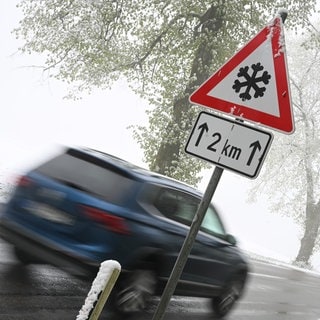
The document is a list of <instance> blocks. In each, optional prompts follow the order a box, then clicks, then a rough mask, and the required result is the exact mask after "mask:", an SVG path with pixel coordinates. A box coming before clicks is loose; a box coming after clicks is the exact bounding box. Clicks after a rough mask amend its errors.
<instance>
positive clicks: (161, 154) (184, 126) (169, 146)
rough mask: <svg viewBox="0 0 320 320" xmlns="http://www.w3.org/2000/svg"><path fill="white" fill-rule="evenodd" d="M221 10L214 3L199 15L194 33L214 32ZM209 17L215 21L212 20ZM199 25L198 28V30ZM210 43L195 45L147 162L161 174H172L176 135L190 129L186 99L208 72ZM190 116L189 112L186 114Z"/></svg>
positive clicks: (175, 161) (219, 25)
mask: <svg viewBox="0 0 320 320" xmlns="http://www.w3.org/2000/svg"><path fill="white" fill-rule="evenodd" d="M223 18H224V17H223V12H222V11H221V8H219V7H218V6H214V5H212V6H211V7H210V9H208V10H207V11H206V12H205V14H203V15H202V17H201V19H200V24H199V25H198V26H197V32H198V36H199V34H201V33H205V34H207V35H210V36H214V35H215V34H216V33H217V31H218V30H219V29H220V28H222V25H223ZM212 21H215V22H214V23H213V22H212ZM199 29H200V31H199ZM213 49H214V48H213V45H212V44H211V42H210V41H208V37H204V40H203V41H202V42H201V44H200V45H199V47H198V49H197V51H196V54H195V57H194V60H193V63H192V67H191V73H190V79H191V78H195V79H196V80H194V81H190V82H189V83H188V84H187V86H186V89H185V91H184V93H183V95H182V97H180V98H176V100H175V102H174V104H173V112H172V117H171V121H169V123H168V125H167V127H166V132H164V136H163V137H161V139H162V140H161V144H160V147H159V151H158V153H157V155H156V158H155V160H154V162H153V163H152V164H151V165H150V169H151V170H153V171H157V172H159V173H161V174H165V175H168V176H174V172H175V170H176V168H177V166H178V164H179V158H180V152H181V150H182V146H181V144H182V143H184V139H179V137H180V136H181V134H180V132H181V130H183V131H184V132H188V131H189V130H190V129H191V125H192V120H193V119H189V118H188V115H190V113H189V112H188V111H189V109H190V108H191V105H190V103H189V96H190V94H191V93H192V92H193V91H194V90H195V89H196V88H197V87H198V86H199V85H200V84H202V83H203V82H204V81H205V80H206V79H207V78H208V77H209V76H210V74H209V72H208V69H209V70H210V68H209V67H210V66H211V65H212V62H213V58H214V56H213ZM189 117H190V116H189Z"/></svg>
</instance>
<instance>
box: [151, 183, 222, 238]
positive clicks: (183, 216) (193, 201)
mask: <svg viewBox="0 0 320 320" xmlns="http://www.w3.org/2000/svg"><path fill="white" fill-rule="evenodd" d="M199 203H200V199H198V198H196V197H193V196H192V195H190V194H186V193H183V192H180V191H177V190H174V189H160V192H159V193H158V196H157V197H156V198H155V201H154V206H155V207H156V208H157V209H158V210H159V211H160V213H161V214H163V215H164V216H166V217H168V218H169V219H171V220H174V221H177V222H180V223H183V224H185V225H187V226H190V225H191V223H192V220H193V217H194V215H195V214H196V212H197V209H198V206H199ZM200 230H201V231H203V232H205V233H208V234H212V235H215V236H219V235H221V236H223V235H225V229H224V227H223V224H222V222H221V220H220V218H219V216H218V214H217V212H216V211H215V209H214V207H213V206H209V208H208V210H207V212H206V215H205V217H204V219H203V222H202V225H201V228H200Z"/></svg>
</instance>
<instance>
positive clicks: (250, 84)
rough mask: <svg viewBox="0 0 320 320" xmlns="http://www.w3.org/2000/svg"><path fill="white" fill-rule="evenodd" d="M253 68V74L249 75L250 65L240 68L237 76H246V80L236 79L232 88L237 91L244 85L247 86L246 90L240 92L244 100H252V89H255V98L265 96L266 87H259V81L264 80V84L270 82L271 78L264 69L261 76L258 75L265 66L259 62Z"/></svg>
mask: <svg viewBox="0 0 320 320" xmlns="http://www.w3.org/2000/svg"><path fill="white" fill-rule="evenodd" d="M251 68H252V70H253V72H252V75H249V73H248V70H249V67H248V66H246V67H244V68H240V70H239V72H238V74H237V76H238V77H239V78H240V77H244V78H245V80H244V81H243V82H240V81H239V80H235V81H234V85H233V86H232V89H234V90H235V92H237V93H238V92H239V91H240V89H241V88H242V87H245V88H246V90H245V91H244V92H242V93H240V94H239V97H240V98H241V99H242V101H245V100H250V99H251V98H252V97H251V95H250V91H251V89H253V90H254V91H255V92H254V98H258V97H263V95H264V92H265V91H266V87H259V86H258V83H259V82H263V83H264V84H268V83H269V80H270V78H271V76H270V75H269V74H268V72H267V71H264V72H263V73H262V75H261V76H260V77H257V74H258V72H259V71H262V70H263V66H262V65H261V63H260V62H259V63H257V64H253V65H252V66H251Z"/></svg>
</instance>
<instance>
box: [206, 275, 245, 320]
mask: <svg viewBox="0 0 320 320" xmlns="http://www.w3.org/2000/svg"><path fill="white" fill-rule="evenodd" d="M243 287H244V279H242V278H238V279H233V280H232V281H230V282H229V283H228V285H227V286H225V288H224V289H223V291H222V294H221V295H220V296H217V297H214V298H212V307H213V311H214V313H215V316H216V317H215V319H221V318H223V317H225V316H226V315H227V314H228V313H229V312H230V311H231V310H232V309H233V307H234V305H235V303H236V302H237V300H238V299H239V298H240V296H241V294H242V291H243Z"/></svg>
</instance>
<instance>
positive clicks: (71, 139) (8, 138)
mask: <svg viewBox="0 0 320 320" xmlns="http://www.w3.org/2000/svg"><path fill="white" fill-rule="evenodd" d="M15 4H16V1H15V0H11V1H1V2H0V39H1V44H2V45H1V55H0V64H1V72H0V82H1V116H0V150H1V158H0V174H2V178H3V179H4V177H5V178H7V177H8V176H11V175H13V174H16V173H20V172H23V171H24V170H27V169H28V168H29V167H32V166H33V165H34V163H36V162H37V161H40V160H42V159H43V158H45V157H47V155H48V154H50V153H51V152H55V151H56V148H57V146H59V145H69V144H75V145H83V146H89V147H94V148H98V149H100V150H103V151H106V152H109V153H112V154H115V155H117V156H120V157H123V158H125V159H127V160H129V161H132V162H134V163H136V164H139V165H144V164H143V161H142V159H143V154H142V151H141V150H140V149H139V147H138V145H137V144H136V142H135V141H134V140H133V138H132V135H131V131H129V130H128V129H127V127H128V126H129V125H132V124H142V123H145V122H146V119H147V118H146V115H145V110H146V108H147V107H148V106H147V104H146V102H144V101H142V100H140V99H139V98H138V97H136V96H135V95H134V94H133V93H132V92H131V91H130V90H129V89H128V87H127V85H126V84H125V82H123V83H118V84H117V85H115V86H114V87H113V88H112V89H111V90H110V91H107V90H105V91H99V90H96V91H94V92H93V93H92V94H91V95H90V96H88V95H85V96H84V97H83V99H82V100H80V101H79V100H77V101H70V100H64V99H63V96H64V95H65V94H66V93H67V92H66V91H65V84H63V83H60V82H56V81H53V80H50V82H48V81H47V80H46V79H43V77H42V74H41V71H40V70H38V69H34V68H29V67H28V66H29V65H31V64H34V63H35V62H36V61H37V59H38V57H35V56H32V57H30V56H23V55H21V54H20V53H18V52H17V48H18V46H19V42H18V41H17V40H16V39H15V38H14V36H13V35H12V34H11V33H10V32H11V30H12V29H13V28H14V27H15V26H17V24H18V20H19V12H18V11H17V9H16V8H15ZM186 156H187V155H186ZM212 171H213V169H211V170H209V171H208V172H207V173H206V175H205V177H204V180H203V183H202V184H201V186H200V188H201V189H202V190H204V189H205V187H206V184H207V182H208V180H209V178H210V175H211V173H212ZM250 183H251V181H250V180H248V179H247V178H244V177H242V176H238V175H236V174H234V173H231V172H227V171H226V170H225V171H224V173H223V176H222V178H221V181H220V183H219V185H218V188H217V191H216V194H215V195H214V202H215V203H217V205H218V207H219V208H220V209H221V211H222V216H223V220H225V222H226V224H227V227H228V229H229V230H230V231H231V232H232V233H233V234H235V235H236V237H237V238H238V239H239V242H240V244H241V245H242V246H243V247H245V248H247V249H250V250H253V251H254V250H256V251H258V252H263V253H265V254H270V255H276V256H280V257H284V258H286V259H288V260H289V259H293V258H294V257H295V255H296V253H297V250H298V244H299V242H298V229H297V227H296V226H295V225H294V224H292V223H291V222H290V220H289V219H287V218H283V217H279V216H278V215H275V214H272V213H270V212H268V209H267V204H266V202H265V200H264V198H263V197H261V199H260V200H259V202H258V203H255V204H248V203H247V202H246V190H247V187H248V185H250ZM316 266H318V267H320V263H318V264H317V265H316Z"/></svg>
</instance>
